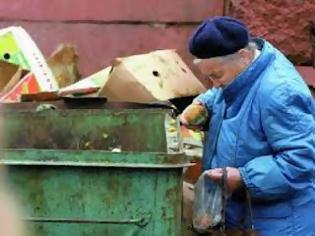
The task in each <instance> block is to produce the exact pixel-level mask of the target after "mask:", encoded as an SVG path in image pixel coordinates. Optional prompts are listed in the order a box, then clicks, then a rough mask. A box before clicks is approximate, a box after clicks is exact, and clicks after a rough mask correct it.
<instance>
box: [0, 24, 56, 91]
mask: <svg viewBox="0 0 315 236" xmlns="http://www.w3.org/2000/svg"><path fill="white" fill-rule="evenodd" d="M0 59H1V60H5V61H7V62H10V63H13V64H16V65H19V66H20V67H22V68H23V69H25V70H29V71H32V72H33V73H34V76H35V78H36V80H37V82H38V85H39V88H40V91H56V90H58V84H57V82H56V80H55V78H54V76H53V74H52V72H51V70H50V69H49V67H48V66H47V63H46V61H45V59H44V57H43V55H42V53H41V52H40V50H39V49H38V48H37V46H36V44H35V43H34V41H33V40H32V39H31V37H30V36H29V34H28V33H27V32H26V31H25V30H24V29H23V28H22V27H9V28H5V29H1V30H0Z"/></svg>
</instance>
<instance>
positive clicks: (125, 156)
mask: <svg viewBox="0 0 315 236" xmlns="http://www.w3.org/2000/svg"><path fill="white" fill-rule="evenodd" d="M2 113H3V115H2V122H3V124H4V126H5V129H4V133H5V135H6V137H7V139H6V140H4V141H3V142H2V144H0V146H1V148H2V149H1V150H0V155H1V156H2V157H3V159H2V160H1V161H0V164H3V165H6V166H7V167H8V180H9V181H10V182H11V186H12V187H13V189H14V190H15V193H16V195H17V196H18V198H19V200H20V202H21V204H22V206H23V207H24V215H25V216H24V220H25V221H26V222H28V224H27V225H28V229H29V231H30V232H29V235H31V236H44V235H45V236H63V235H67V236H86V235H93V236H104V235H117V236H129V235H130V236H131V235H135V236H162V235H163V236H164V235H165V236H166V235H167V236H179V235H181V200H182V169H183V168H184V167H185V166H188V165H189V160H188V159H187V158H186V157H185V156H184V155H183V154H182V152H181V151H182V150H181V141H180V139H179V138H178V137H179V129H178V122H177V121H176V120H174V119H173V118H171V115H170V111H169V110H165V109H140V110H120V111H117V110H102V109H100V110H88V111H86V110H85V111H84V112H83V110H56V111H49V112H39V113H38V112H36V111H35V109H34V110H32V109H31V110H29V111H22V112H20V111H19V110H17V111H4V112H2ZM129 128H130V130H129ZM34 140H36V142H35V141H34ZM78 143H79V144H78ZM86 143H89V145H86ZM115 147H119V148H118V149H119V150H117V149H115V150H113V149H114V148H115ZM117 151H118V152H117Z"/></svg>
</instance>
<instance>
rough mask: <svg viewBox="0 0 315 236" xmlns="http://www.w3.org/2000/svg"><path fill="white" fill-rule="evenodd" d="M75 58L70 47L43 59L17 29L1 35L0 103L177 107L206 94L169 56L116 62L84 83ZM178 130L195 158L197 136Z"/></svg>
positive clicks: (149, 55) (173, 56) (154, 54)
mask: <svg viewBox="0 0 315 236" xmlns="http://www.w3.org/2000/svg"><path fill="white" fill-rule="evenodd" d="M78 58H79V57H78V55H77V52H76V50H75V48H74V47H73V46H71V45H63V44H62V45H60V46H59V47H58V48H57V49H56V51H55V52H53V53H52V55H51V56H50V57H49V58H47V59H45V58H44V56H43V54H42V53H41V51H40V50H39V48H38V47H37V45H36V43H35V42H34V41H33V40H32V38H31V37H30V35H29V34H28V33H27V32H26V31H25V30H24V29H23V28H22V27H9V28H5V29H1V30H0V103H20V102H24V101H54V100H59V99H65V98H68V97H70V98H71V97H75V98H86V97H88V98H91V97H93V98H95V97H98V98H99V97H105V98H106V99H107V100H108V101H114V102H132V103H144V104H147V103H155V102H165V101H171V104H172V105H174V104H176V105H177V107H180V106H183V105H182V103H183V101H184V103H186V105H188V104H189V103H190V102H191V100H192V98H193V97H195V96H196V95H198V94H200V93H202V92H204V91H205V90H206V88H205V87H204V86H203V84H202V83H201V82H200V81H199V80H198V79H197V78H196V76H195V75H194V74H193V72H192V71H191V70H190V68H189V67H188V66H187V65H186V64H185V63H184V61H183V60H182V58H181V57H180V56H179V54H178V53H177V52H176V51H175V50H157V51H153V52H149V53H146V54H140V55H133V56H129V57H122V58H116V59H114V60H113V63H112V65H108V66H107V67H105V68H103V69H101V70H100V71H97V72H96V73H94V74H92V75H89V76H87V77H86V78H81V75H80V72H79V66H78ZM187 98H188V99H187ZM186 100H187V101H186ZM183 107H185V106H183ZM182 110H183V109H182ZM181 128H182V135H183V144H184V146H186V147H187V148H186V151H187V154H188V155H191V156H194V157H196V156H197V157H200V156H201V153H202V132H197V131H193V130H189V129H187V128H186V127H181Z"/></svg>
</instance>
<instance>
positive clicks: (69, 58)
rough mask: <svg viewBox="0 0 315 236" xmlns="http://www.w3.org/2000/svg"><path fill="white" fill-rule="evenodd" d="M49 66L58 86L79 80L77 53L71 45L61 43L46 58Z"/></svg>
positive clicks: (61, 86) (64, 85)
mask: <svg viewBox="0 0 315 236" xmlns="http://www.w3.org/2000/svg"><path fill="white" fill-rule="evenodd" d="M47 63H48V66H49V68H50V69H51V70H52V72H53V75H54V76H55V78H56V81H57V83H58V85H59V87H60V88H63V87H66V86H69V85H71V84H74V83H76V82H77V81H79V80H80V78H81V75H80V72H79V68H78V54H77V52H76V50H75V48H74V47H73V46H72V45H65V44H61V45H59V46H58V48H57V49H56V50H55V51H54V52H53V53H52V54H51V56H50V57H49V58H48V59H47Z"/></svg>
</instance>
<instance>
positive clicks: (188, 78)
mask: <svg viewBox="0 0 315 236" xmlns="http://www.w3.org/2000/svg"><path fill="white" fill-rule="evenodd" d="M205 90H206V89H205V87H204V86H203V85H202V83H201V82H200V81H199V80H198V79H197V78H196V77H195V75H194V74H193V73H192V72H191V70H190V69H189V68H188V66H187V65H186V64H185V63H184V62H183V60H182V59H181V57H180V56H179V55H178V54H177V53H176V51H175V50H158V51H153V52H150V53H147V54H142V55H135V56H130V57H125V58H118V59H116V60H115V61H114V63H113V66H112V70H111V72H110V74H109V78H108V81H107V83H106V84H105V86H104V88H103V89H102V91H101V92H100V95H101V96H104V97H107V98H108V100H111V101H128V102H139V103H148V102H155V101H165V100H169V99H173V98H178V97H188V96H194V95H197V94H200V93H202V92H204V91H205Z"/></svg>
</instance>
